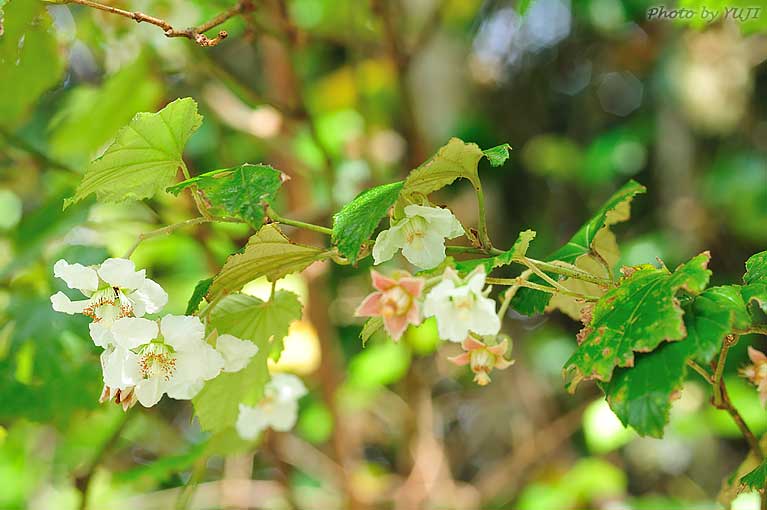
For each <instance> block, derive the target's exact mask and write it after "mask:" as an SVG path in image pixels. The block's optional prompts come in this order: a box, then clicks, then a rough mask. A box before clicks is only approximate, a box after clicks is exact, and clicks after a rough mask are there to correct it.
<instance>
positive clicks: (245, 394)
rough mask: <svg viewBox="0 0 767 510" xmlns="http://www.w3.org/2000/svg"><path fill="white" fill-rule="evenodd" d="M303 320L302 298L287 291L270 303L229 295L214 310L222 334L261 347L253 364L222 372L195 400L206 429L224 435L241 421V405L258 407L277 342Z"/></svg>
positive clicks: (212, 318) (213, 317)
mask: <svg viewBox="0 0 767 510" xmlns="http://www.w3.org/2000/svg"><path fill="white" fill-rule="evenodd" d="M300 318H301V303H300V301H299V300H298V296H296V295H295V294H293V293H292V292H289V291H286V290H279V291H277V292H275V293H274V296H272V299H270V300H269V301H262V300H260V299H258V298H257V297H254V296H249V295H246V294H233V295H230V296H226V297H225V298H224V299H222V300H221V302H220V303H218V305H216V307H215V308H214V309H213V312H212V313H211V315H210V325H211V326H212V327H214V328H215V329H216V330H217V331H218V333H219V334H225V333H226V334H230V335H234V336H236V337H238V338H241V339H243V340H250V341H251V342H254V343H255V344H256V345H258V353H256V355H255V356H254V357H253V358H252V360H251V362H250V364H249V365H248V366H247V367H245V368H243V369H242V370H240V371H239V372H234V373H226V372H224V373H222V374H220V375H219V376H218V377H216V378H215V379H212V380H210V381H208V382H206V383H205V386H204V387H203V389H202V390H201V391H200V393H198V394H197V396H196V397H195V398H194V399H193V400H192V402H193V404H194V409H195V414H197V417H198V418H199V420H200V425H201V426H202V428H203V430H208V431H212V432H220V431H223V430H225V429H227V428H229V427H232V426H233V425H234V424H235V422H236V421H237V415H238V414H239V404H240V403H241V402H242V403H246V404H256V403H258V401H259V399H261V397H262V396H263V390H264V385H265V384H266V383H267V382H268V381H269V371H268V369H267V359H268V357H269V354H270V352H271V346H272V345H273V343H274V342H280V341H282V339H283V338H284V337H285V336H286V335H287V334H288V329H289V328H290V324H291V323H292V322H293V321H295V320H298V319H300Z"/></svg>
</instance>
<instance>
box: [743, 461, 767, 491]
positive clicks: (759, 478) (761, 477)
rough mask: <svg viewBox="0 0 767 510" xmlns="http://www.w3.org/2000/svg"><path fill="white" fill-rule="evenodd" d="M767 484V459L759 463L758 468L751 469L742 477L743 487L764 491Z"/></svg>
mask: <svg viewBox="0 0 767 510" xmlns="http://www.w3.org/2000/svg"><path fill="white" fill-rule="evenodd" d="M766 485H767V461H764V462H762V463H761V464H759V465H758V466H757V467H756V469H754V470H753V471H749V472H748V474H746V475H745V476H743V477H742V478H741V479H740V486H741V487H742V488H746V489H751V490H753V491H763V490H764V488H765V486H766Z"/></svg>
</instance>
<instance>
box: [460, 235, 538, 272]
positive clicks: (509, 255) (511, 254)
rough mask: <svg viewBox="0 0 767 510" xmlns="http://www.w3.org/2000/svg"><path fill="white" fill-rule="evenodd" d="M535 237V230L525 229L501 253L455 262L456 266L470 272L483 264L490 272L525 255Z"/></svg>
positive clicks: (486, 270) (462, 270)
mask: <svg viewBox="0 0 767 510" xmlns="http://www.w3.org/2000/svg"><path fill="white" fill-rule="evenodd" d="M533 239H535V231H534V230H525V231H523V232H520V233H519V236H517V240H516V241H514V244H513V245H512V246H511V248H509V249H508V250H506V251H505V252H503V253H501V254H500V255H496V256H495V257H488V258H483V259H472V260H462V261H460V262H456V263H455V268H456V270H458V271H460V272H462V273H469V272H471V271H472V270H474V268H476V267H478V266H481V265H482V266H485V272H486V273H488V274H489V273H490V271H492V270H493V269H494V268H496V267H502V266H508V265H509V264H511V263H512V262H513V261H514V259H519V258H521V257H524V256H525V254H526V253H527V250H528V248H529V247H530V242H531V241H532V240H533Z"/></svg>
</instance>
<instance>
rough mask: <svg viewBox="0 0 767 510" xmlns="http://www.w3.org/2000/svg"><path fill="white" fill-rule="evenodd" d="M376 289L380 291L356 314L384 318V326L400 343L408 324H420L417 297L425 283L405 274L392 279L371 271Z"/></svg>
mask: <svg viewBox="0 0 767 510" xmlns="http://www.w3.org/2000/svg"><path fill="white" fill-rule="evenodd" d="M370 277H371V279H372V280H373V287H375V288H376V290H377V292H373V293H372V294H370V295H369V296H367V297H366V298H365V299H364V300H363V301H362V303H361V304H360V306H359V307H358V308H357V310H356V311H355V312H354V315H356V316H357V317H383V322H384V327H385V328H386V331H387V332H388V333H389V335H391V337H392V338H393V339H394V340H399V339H400V338H401V337H402V333H404V332H405V330H406V329H407V326H408V324H415V325H417V324H420V323H421V314H420V306H419V304H418V298H420V297H421V293H422V292H423V287H424V285H425V284H426V281H425V280H424V279H423V278H416V277H413V276H411V275H410V273H408V272H405V271H402V272H401V274H400V275H398V277H397V278H389V277H386V276H384V275H382V274H381V273H379V272H377V271H371V272H370Z"/></svg>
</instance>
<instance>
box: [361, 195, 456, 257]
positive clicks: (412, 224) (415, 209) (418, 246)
mask: <svg viewBox="0 0 767 510" xmlns="http://www.w3.org/2000/svg"><path fill="white" fill-rule="evenodd" d="M463 233H464V230H463V227H462V226H461V223H460V222H459V221H458V220H457V219H456V217H455V216H453V213H452V212H450V210H449V209H443V208H441V207H427V206H423V205H414V204H413V205H408V206H407V207H405V217H404V218H402V219H400V220H399V221H397V222H396V223H394V224H393V225H392V226H391V228H389V229H388V230H383V231H382V232H381V233H380V234H378V237H376V241H375V245H374V246H373V260H374V261H375V263H376V264H380V263H381V262H386V261H387V260H389V259H391V258H392V257H393V256H394V254H395V253H397V250H402V254H403V255H404V256H405V258H406V259H407V260H408V261H410V263H412V264H414V265H416V266H418V267H421V268H423V269H431V268H433V267H436V266H438V265H439V264H440V263H441V262H442V261H443V260H445V239H453V238H456V237H458V236H461V235H463Z"/></svg>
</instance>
